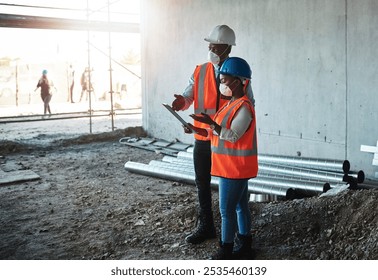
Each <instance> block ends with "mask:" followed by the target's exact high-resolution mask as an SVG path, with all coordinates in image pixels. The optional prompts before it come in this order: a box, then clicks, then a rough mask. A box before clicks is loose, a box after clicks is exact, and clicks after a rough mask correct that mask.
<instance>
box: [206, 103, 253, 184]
mask: <svg viewBox="0 0 378 280" xmlns="http://www.w3.org/2000/svg"><path fill="white" fill-rule="evenodd" d="M243 104H248V105H249V108H250V110H251V113H252V122H251V124H250V127H249V128H248V129H247V131H246V132H245V133H244V134H243V136H242V137H240V138H239V139H238V140H237V141H236V142H235V143H232V142H229V141H225V140H222V139H220V137H219V136H218V135H215V134H213V135H212V137H211V151H212V159H211V160H212V165H211V175H213V176H217V177H224V178H229V179H249V178H254V177H256V176H257V171H258V161H257V139H256V117H255V109H254V107H253V105H252V104H251V102H250V101H249V99H248V97H247V96H243V97H242V98H239V99H237V100H235V101H232V102H231V103H230V104H229V105H228V106H224V107H222V108H221V109H219V111H218V112H217V113H216V114H215V116H214V121H215V122H216V123H218V124H220V125H221V126H222V127H225V128H228V129H230V127H231V123H232V120H233V119H234V117H235V114H236V113H237V112H238V110H239V109H240V107H241V106H242V105H243Z"/></svg>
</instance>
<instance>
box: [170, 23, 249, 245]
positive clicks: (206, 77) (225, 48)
mask: <svg viewBox="0 0 378 280" xmlns="http://www.w3.org/2000/svg"><path fill="white" fill-rule="evenodd" d="M205 41H207V42H209V45H208V48H209V52H208V62H206V63H204V64H201V65H197V66H196V68H195V70H194V73H193V75H192V76H191V78H190V80H189V85H188V86H187V87H186V89H185V91H184V93H183V94H182V95H178V94H175V95H174V97H175V100H174V101H173V102H172V108H173V110H175V111H179V110H187V109H188V108H189V107H190V106H191V105H192V104H193V103H194V113H196V114H199V113H201V112H203V113H207V114H208V115H210V116H213V115H214V114H215V113H216V111H217V110H218V109H219V108H220V107H221V106H222V105H223V104H224V103H225V102H227V97H224V96H222V95H221V94H220V92H219V75H217V74H216V71H217V70H218V69H219V68H220V67H221V65H222V63H223V62H224V60H225V59H227V58H228V56H229V54H230V52H231V48H232V46H235V45H236V44H235V33H234V31H233V30H232V29H231V28H230V27H228V26H227V25H217V26H215V28H214V29H213V30H212V31H211V32H210V34H209V36H207V37H206V38H205ZM247 95H248V97H249V98H250V99H251V101H252V103H254V99H253V92H252V87H251V86H250V85H248V87H247ZM194 124H195V125H196V126H198V127H203V128H207V127H208V125H207V124H203V123H200V122H196V121H195V122H194ZM194 137H195V142H194V150H193V162H194V170H195V183H196V186H197V195H198V203H199V219H198V224H197V228H196V229H195V230H194V231H193V232H192V233H191V234H190V235H188V236H187V237H186V239H185V240H186V241H187V242H188V243H191V244H199V243H201V242H203V241H205V240H207V239H212V238H215V237H216V230H215V226H214V221H213V212H212V195H211V188H210V181H211V175H210V169H211V150H210V141H209V139H206V138H205V137H202V136H201V135H198V134H195V135H194Z"/></svg>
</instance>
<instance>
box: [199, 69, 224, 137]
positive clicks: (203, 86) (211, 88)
mask: <svg viewBox="0 0 378 280" xmlns="http://www.w3.org/2000/svg"><path fill="white" fill-rule="evenodd" d="M217 94H218V90H217V81H216V79H215V72H214V66H213V64H211V63H210V62H208V63H204V64H202V65H198V66H197V67H196V69H195V71H194V113H195V114H200V113H206V114H208V115H209V116H210V117H213V116H214V114H215V113H216V106H217ZM226 102H227V100H224V99H220V101H219V103H220V106H222V105H223V104H225V103H226ZM194 126H196V127H200V128H205V129H206V128H208V127H209V125H207V124H204V123H201V122H198V121H194ZM194 138H196V139H197V140H205V141H208V140H209V139H207V138H206V137H203V136H201V135H199V134H194Z"/></svg>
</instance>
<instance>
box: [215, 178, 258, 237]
mask: <svg viewBox="0 0 378 280" xmlns="http://www.w3.org/2000/svg"><path fill="white" fill-rule="evenodd" d="M248 200H249V198H248V179H227V178H219V210H220V214H221V218H222V237H221V238H222V242H223V243H233V242H234V238H235V234H236V232H237V230H239V233H240V234H241V235H249V234H250V229H251V213H250V211H249V207H248Z"/></svg>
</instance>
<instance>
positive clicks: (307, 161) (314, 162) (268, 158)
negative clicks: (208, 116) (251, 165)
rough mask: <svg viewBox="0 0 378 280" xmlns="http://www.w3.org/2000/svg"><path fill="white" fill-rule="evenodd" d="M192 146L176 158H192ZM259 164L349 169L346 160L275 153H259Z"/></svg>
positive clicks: (334, 169) (341, 170)
mask: <svg viewBox="0 0 378 280" xmlns="http://www.w3.org/2000/svg"><path fill="white" fill-rule="evenodd" d="M192 151H193V148H188V149H187V151H186V152H179V153H178V155H177V158H178V159H179V158H182V159H187V158H191V159H192V158H193V152H192ZM258 159H259V165H260V163H262V164H275V165H290V166H295V167H303V168H308V169H317V170H324V171H325V170H327V171H335V172H340V173H348V172H349V171H350V163H349V161H348V160H344V161H341V160H327V159H316V158H299V157H285V156H276V155H267V154H259V155H258Z"/></svg>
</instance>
